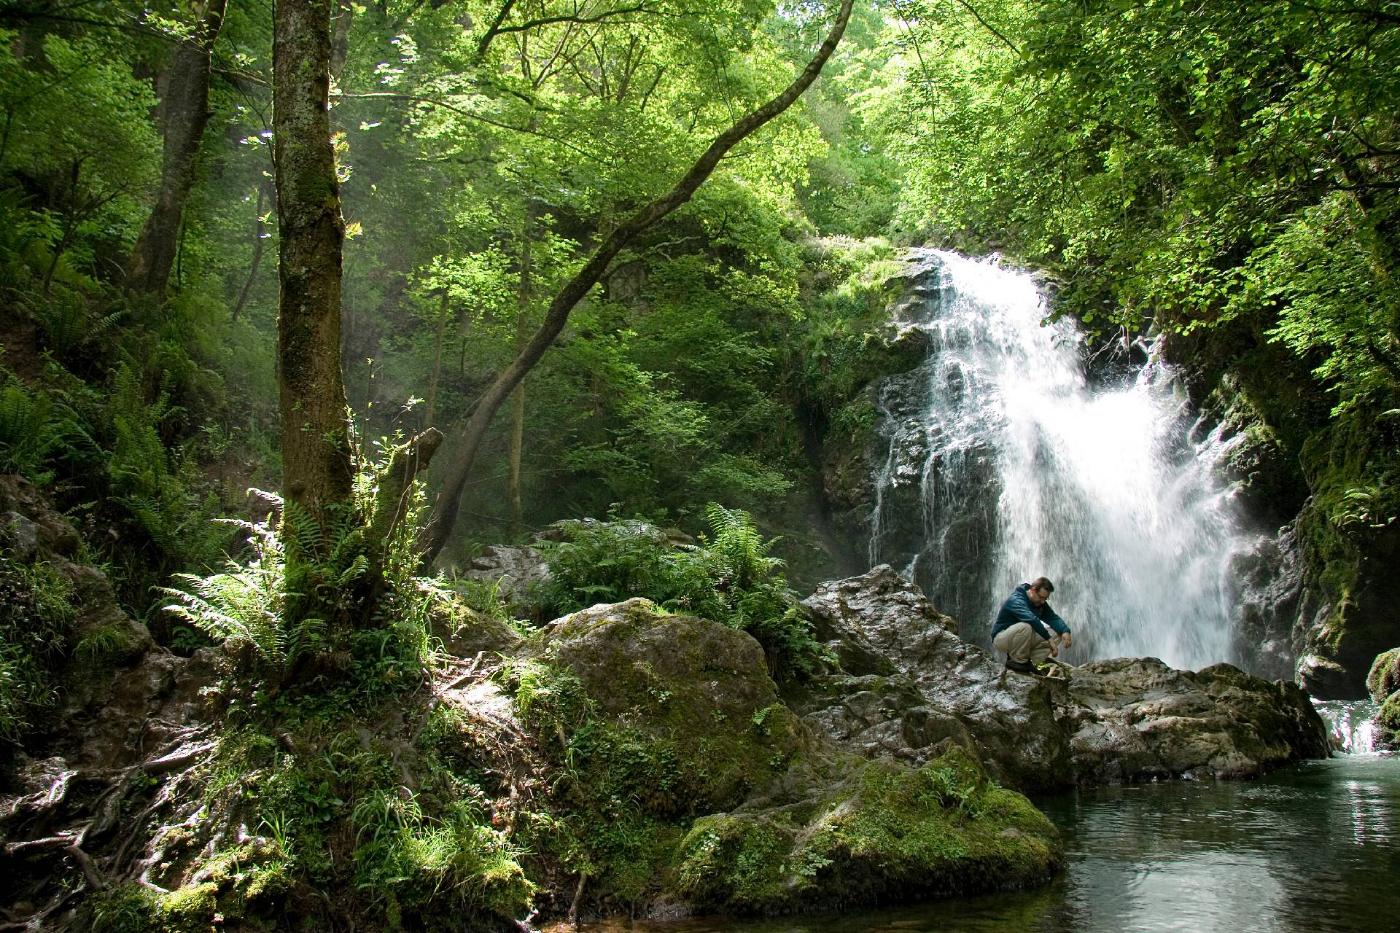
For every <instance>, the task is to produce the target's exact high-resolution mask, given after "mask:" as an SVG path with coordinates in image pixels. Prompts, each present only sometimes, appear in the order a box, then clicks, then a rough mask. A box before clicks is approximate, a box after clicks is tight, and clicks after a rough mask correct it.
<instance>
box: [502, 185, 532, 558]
mask: <svg viewBox="0 0 1400 933" xmlns="http://www.w3.org/2000/svg"><path fill="white" fill-rule="evenodd" d="M532 219H533V217H532V215H531V212H530V208H529V207H528V206H527V207H526V209H525V223H524V224H522V225H521V230H522V233H521V238H520V239H521V246H520V291H519V292H518V293H517V295H516V307H515V349H516V352H517V353H518V352H520V350H521V349H522V348H524V346H525V344H526V342H527V341H528V340H529V337H530V330H529V324H530V318H529V311H530V237H531V236H532V235H533V233H534V224H533V223H532V222H531V221H532ZM510 404H511V418H510V421H511V424H510V456H509V462H510V481H509V484H508V486H507V494H506V498H507V499H509V500H510V533H511V536H512V537H518V536H519V535H520V532H521V530H522V528H523V526H524V524H525V515H524V512H525V510H524V508H523V507H522V505H521V497H520V464H521V462H522V461H523V460H524V457H525V381H524V380H523V379H522V380H521V381H520V384H519V385H517V386H516V387H515V392H514V393H513V394H512V395H511V403H510Z"/></svg>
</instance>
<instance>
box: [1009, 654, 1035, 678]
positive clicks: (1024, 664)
mask: <svg viewBox="0 0 1400 933" xmlns="http://www.w3.org/2000/svg"><path fill="white" fill-rule="evenodd" d="M1006 669H1007V670H1008V671H1015V672H1016V673H1018V674H1034V673H1035V665H1033V664H1031V662H1029V661H1013V660H1011V659H1010V658H1007V659H1006Z"/></svg>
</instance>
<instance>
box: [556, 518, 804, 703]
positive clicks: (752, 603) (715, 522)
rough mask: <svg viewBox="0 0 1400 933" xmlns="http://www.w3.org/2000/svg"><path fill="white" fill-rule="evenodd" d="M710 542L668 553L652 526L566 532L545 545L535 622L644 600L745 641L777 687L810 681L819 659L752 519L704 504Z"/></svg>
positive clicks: (580, 526)
mask: <svg viewBox="0 0 1400 933" xmlns="http://www.w3.org/2000/svg"><path fill="white" fill-rule="evenodd" d="M706 515H707V516H708V518H709V522H710V528H711V537H709V538H705V537H703V536H702V539H701V544H700V546H698V547H696V546H682V547H672V546H671V545H670V544H669V542H668V541H667V539H666V537H665V535H664V534H663V533H661V532H659V531H658V530H657V529H656V528H655V527H654V526H651V525H647V524H645V523H643V522H636V521H620V522H619V521H614V522H593V521H588V522H574V523H565V524H563V525H562V526H561V527H562V528H563V529H564V532H565V535H566V539H565V540H564V541H561V542H558V543H554V544H548V545H546V546H545V550H546V553H547V556H548V559H549V565H550V570H551V579H550V582H549V583H548V584H546V586H545V587H544V588H543V590H542V591H541V592H539V593H537V594H535V598H536V599H537V600H538V603H539V605H538V607H537V614H538V615H539V616H541V617H544V618H553V617H555V616H558V615H563V614H565V613H569V612H574V611H576V610H578V609H582V608H584V607H585V606H589V605H593V604H594V603H604V602H621V601H623V600H626V599H630V598H632V597H634V596H641V597H645V598H646V599H650V600H651V601H652V602H655V603H657V604H658V605H660V606H664V607H666V608H667V609H670V610H672V611H676V612H687V613H691V614H694V615H698V616H701V617H703V618H707V619H711V620H713V621H716V622H722V623H724V624H726V625H729V626H731V627H733V628H737V629H740V630H741V631H745V632H748V633H749V634H750V635H753V636H754V638H756V639H757V640H758V642H759V644H761V645H762V646H763V650H764V653H765V655H766V656H767V658H768V665H769V670H770V671H771V672H772V673H773V675H774V676H775V677H777V678H779V679H788V678H794V677H802V676H805V675H807V674H811V673H814V672H815V671H816V670H817V669H818V668H819V667H820V666H821V664H822V663H823V660H824V655H823V649H822V648H821V646H820V645H819V644H818V643H817V641H816V640H815V639H814V638H813V636H812V631H811V626H810V623H808V621H807V619H806V617H805V616H804V615H803V614H802V611H801V607H800V606H799V605H798V603H797V599H796V597H795V596H794V594H793V593H792V591H791V590H789V589H788V587H787V583H786V581H785V580H784V579H783V577H782V575H781V570H782V566H783V562H782V561H781V560H779V559H777V558H775V557H772V556H770V553H769V552H770V550H771V549H772V547H773V545H774V544H775V541H776V539H774V540H765V539H764V538H763V536H762V535H761V534H760V533H759V531H758V529H757V527H756V526H755V525H754V523H753V519H752V518H750V516H749V515H748V514H747V513H745V512H742V511H740V510H737V509H726V508H724V507H723V506H720V505H717V504H714V503H711V504H710V505H709V506H707V507H706Z"/></svg>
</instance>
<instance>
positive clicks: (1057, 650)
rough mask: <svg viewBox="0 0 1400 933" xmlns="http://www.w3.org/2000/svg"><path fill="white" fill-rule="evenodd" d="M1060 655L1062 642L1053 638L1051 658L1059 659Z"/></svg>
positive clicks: (1051, 640)
mask: <svg viewBox="0 0 1400 933" xmlns="http://www.w3.org/2000/svg"><path fill="white" fill-rule="evenodd" d="M1059 654H1060V640H1059V639H1058V638H1052V639H1050V657H1052V658H1054V657H1059Z"/></svg>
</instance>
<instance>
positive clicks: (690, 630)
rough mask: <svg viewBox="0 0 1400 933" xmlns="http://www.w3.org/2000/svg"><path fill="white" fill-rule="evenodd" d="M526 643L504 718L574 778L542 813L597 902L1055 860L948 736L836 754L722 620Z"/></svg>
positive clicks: (1017, 875) (781, 896)
mask: <svg viewBox="0 0 1400 933" xmlns="http://www.w3.org/2000/svg"><path fill="white" fill-rule="evenodd" d="M527 650H528V651H529V654H530V657H529V659H528V662H517V665H516V672H515V673H514V674H513V675H511V679H510V683H511V685H512V687H511V689H513V691H514V696H515V709H516V711H517V713H518V715H519V718H520V721H521V722H522V723H523V725H524V727H525V729H526V730H527V731H528V732H529V733H531V734H532V735H533V736H535V737H536V741H538V742H539V744H540V746H541V747H542V748H545V749H547V750H548V749H553V751H551V752H550V754H553V755H556V756H557V757H560V758H561V759H562V760H565V761H567V762H568V763H569V765H570V767H571V768H572V769H573V772H574V774H575V775H576V777H575V778H574V779H573V781H574V783H573V784H572V785H571V786H570V787H569V789H568V792H567V794H561V795H560V796H559V797H557V798H556V799H555V802H554V805H555V807H556V808H557V810H556V813H555V817H554V818H555V819H557V820H558V821H559V822H560V823H561V824H563V825H574V826H578V825H581V826H583V827H586V828H588V831H587V833H586V834H585V836H584V841H583V842H582V847H583V848H584V849H585V850H586V853H587V854H586V856H585V861H586V862H587V863H588V864H589V865H591V874H590V882H589V883H590V886H591V888H590V890H591V893H592V895H593V897H594V898H596V899H597V904H598V907H599V909H600V910H603V911H606V910H608V909H609V908H608V906H607V905H608V904H609V903H611V904H613V905H614V906H613V908H612V909H616V906H617V905H619V904H622V903H627V904H630V906H632V907H633V908H636V907H638V906H641V907H643V908H644V909H646V910H647V911H648V912H650V913H652V914H655V915H665V916H678V915H685V914H689V913H695V912H710V911H725V912H731V913H745V914H768V913H776V912H790V911H795V910H812V909H817V908H823V907H835V906H838V905H842V906H852V905H858V904H862V903H876V902H881V901H887V900H891V899H906V900H907V899H912V898H916V897H920V896H931V895H938V894H951V893H966V892H971V891H984V890H994V889H1003V888H1013V887H1025V886H1029V885H1033V884H1037V883H1041V882H1043V881H1044V880H1046V879H1047V878H1048V877H1049V876H1050V875H1051V874H1052V873H1053V872H1054V871H1055V870H1056V869H1057V867H1058V865H1059V860H1060V854H1059V845H1058V838H1057V834H1056V832H1055V830H1054V828H1053V826H1052V825H1051V824H1050V823H1049V822H1048V820H1046V819H1045V817H1044V816H1042V815H1041V814H1040V813H1039V812H1038V811H1036V810H1035V808H1034V807H1033V806H1031V804H1030V803H1029V801H1027V800H1026V799H1025V798H1024V797H1022V796H1021V795H1020V794H1018V793H1015V792H1012V791H1008V790H1005V789H1003V788H1000V787H998V786H996V785H995V784H993V783H991V782H990V781H989V780H988V779H987V776H986V774H985V772H984V771H983V769H982V768H981V766H980V764H979V763H978V761H977V759H976V757H975V756H974V755H971V754H969V753H968V752H967V751H966V750H964V749H963V748H961V747H960V746H959V745H958V743H957V742H956V741H954V742H944V743H942V744H941V745H940V746H939V747H938V749H936V750H932V749H931V750H930V754H929V755H928V756H926V759H927V760H926V761H924V762H920V763H919V764H918V765H910V764H907V763H903V762H896V761H891V760H887V759H872V758H870V757H865V756H861V755H858V754H853V753H852V752H851V751H850V750H848V749H846V748H844V747H842V746H840V745H838V744H837V743H834V742H832V741H830V739H828V738H827V737H825V736H823V735H821V734H819V733H816V732H814V731H813V730H812V729H810V728H809V727H808V726H807V725H805V724H804V723H802V722H801V721H800V720H799V719H798V717H797V716H796V715H795V714H794V713H793V712H792V711H791V709H790V708H789V707H788V706H787V705H786V704H785V703H784V702H783V700H782V699H781V697H780V696H779V693H778V688H777V686H776V685H775V684H774V682H773V680H772V679H771V678H770V677H769V675H768V670H767V666H766V663H765V660H764V656H763V651H762V649H761V648H760V646H759V645H758V643H757V642H756V641H754V640H753V638H751V637H750V636H749V635H747V634H745V633H743V632H741V631H738V630H736V629H733V628H730V627H728V626H726V625H722V624H720V623H717V622H712V621H709V620H705V619H700V618H695V617H689V616H680V615H671V614H669V613H667V612H664V611H662V610H660V609H658V608H657V607H656V606H655V605H653V604H651V603H650V602H648V601H646V600H642V599H632V600H628V601H627V602H623V603H618V604H615V605H600V606H594V607H592V608H590V609H587V610H583V611H581V612H577V613H574V614H572V615H569V616H566V617H564V618H562V619H559V620H556V621H555V622H553V623H551V624H550V625H548V626H547V627H546V628H545V630H544V631H542V632H541V633H540V634H539V635H538V636H537V638H536V639H535V640H534V641H533V642H532V644H531V645H530V646H529V648H528V649H527ZM575 694H577V696H575ZM556 838H557V837H556ZM555 844H556V842H555V841H554V840H553V839H551V840H549V841H546V842H544V843H542V845H541V850H542V854H544V850H545V849H547V848H548V847H549V846H552V845H555ZM562 856H563V857H568V858H577V855H568V853H563V854H562Z"/></svg>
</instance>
